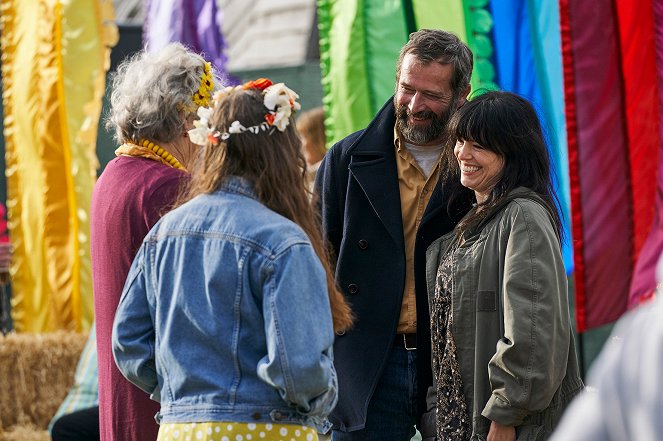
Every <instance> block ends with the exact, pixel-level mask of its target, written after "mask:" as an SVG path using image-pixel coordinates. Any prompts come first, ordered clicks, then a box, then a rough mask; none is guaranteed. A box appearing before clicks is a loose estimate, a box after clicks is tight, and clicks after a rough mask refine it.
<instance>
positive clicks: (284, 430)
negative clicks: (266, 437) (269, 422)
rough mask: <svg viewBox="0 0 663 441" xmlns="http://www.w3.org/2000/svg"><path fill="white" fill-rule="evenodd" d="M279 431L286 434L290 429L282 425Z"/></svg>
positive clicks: (283, 434)
mask: <svg viewBox="0 0 663 441" xmlns="http://www.w3.org/2000/svg"><path fill="white" fill-rule="evenodd" d="M279 433H280V434H281V436H286V435H287V434H288V429H286V428H285V427H281V429H280V430H279Z"/></svg>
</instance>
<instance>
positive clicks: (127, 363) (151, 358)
mask: <svg viewBox="0 0 663 441" xmlns="http://www.w3.org/2000/svg"><path fill="white" fill-rule="evenodd" d="M146 248H147V243H145V244H143V246H142V247H141V248H140V250H139V252H138V254H137V255H136V258H135V259H134V261H133V264H132V265H131V269H130V270H129V275H128V276H127V281H126V283H125V285H124V289H123V291H122V297H121V298H120V304H119V305H118V307H117V312H116V313H115V321H114V322H113V337H112V344H113V357H114V358H115V364H116V365H117V367H118V369H119V370H120V372H121V373H122V375H124V376H125V377H126V379H127V380H129V381H130V382H132V383H133V384H135V385H136V386H138V387H139V388H140V389H142V390H143V391H145V392H147V393H148V394H150V396H151V398H152V399H153V400H155V401H159V400H160V394H159V390H158V381H157V371H156V362H155V352H154V351H155V348H154V346H155V336H154V323H153V320H152V315H151V313H150V305H149V302H148V298H147V290H148V289H149V285H148V283H149V282H148V280H147V276H146V274H145V266H146V265H147V262H146V255H147V254H148V253H147V249H146Z"/></svg>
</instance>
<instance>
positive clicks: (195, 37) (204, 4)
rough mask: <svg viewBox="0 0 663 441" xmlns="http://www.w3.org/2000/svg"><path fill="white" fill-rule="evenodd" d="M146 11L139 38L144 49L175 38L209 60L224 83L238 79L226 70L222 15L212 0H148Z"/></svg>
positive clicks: (152, 47)
mask: <svg viewBox="0 0 663 441" xmlns="http://www.w3.org/2000/svg"><path fill="white" fill-rule="evenodd" d="M146 11H147V13H146V17H145V25H144V29H143V41H144V44H145V46H146V47H147V49H148V50H150V51H156V50H159V49H161V48H162V47H164V46H165V45H167V44H168V43H170V42H172V41H179V42H180V43H182V44H184V45H186V46H187V47H189V48H191V49H192V50H194V51H196V52H199V53H201V54H202V55H203V56H204V57H205V58H206V59H207V60H209V61H210V62H211V63H212V65H214V67H215V68H216V70H217V72H218V73H219V76H220V77H221V78H222V80H223V83H224V85H231V84H237V83H238V82H239V81H238V80H237V79H235V78H232V77H231V76H229V75H228V72H227V71H226V62H227V57H226V56H225V54H224V50H225V47H226V45H225V42H224V40H223V35H222V34H221V20H222V18H223V17H222V14H221V11H219V10H218V8H217V5H216V0H148V3H147V7H146Z"/></svg>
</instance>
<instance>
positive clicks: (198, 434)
mask: <svg viewBox="0 0 663 441" xmlns="http://www.w3.org/2000/svg"><path fill="white" fill-rule="evenodd" d="M196 439H203V432H202V431H201V430H199V431H197V432H196Z"/></svg>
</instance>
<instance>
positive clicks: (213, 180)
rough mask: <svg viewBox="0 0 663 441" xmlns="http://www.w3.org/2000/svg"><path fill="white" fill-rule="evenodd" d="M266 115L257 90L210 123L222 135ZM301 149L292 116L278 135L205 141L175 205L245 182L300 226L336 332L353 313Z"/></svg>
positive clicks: (242, 93) (238, 96) (239, 94)
mask: <svg viewBox="0 0 663 441" xmlns="http://www.w3.org/2000/svg"><path fill="white" fill-rule="evenodd" d="M266 113H267V108H266V107H265V106H264V104H263V97H262V94H261V93H260V91H258V90H255V89H248V90H236V91H234V92H232V93H230V94H229V95H228V96H226V97H224V98H223V99H222V100H221V101H220V102H219V103H218V104H217V105H216V107H215V108H214V112H213V114H212V116H211V118H210V121H209V123H210V126H211V127H214V128H215V129H216V130H218V131H219V132H221V133H223V132H227V131H228V128H229V126H230V124H231V123H232V122H233V121H240V122H241V124H242V125H243V126H244V127H250V126H254V125H258V124H260V123H262V122H264V121H265V119H264V117H265V114H266ZM300 149H301V141H300V139H299V136H298V134H297V130H296V128H295V124H294V119H293V118H292V117H291V120H290V124H289V125H288V126H287V127H286V129H285V131H283V132H281V131H279V130H277V129H276V128H275V127H272V128H271V129H270V130H267V131H262V130H261V131H259V132H258V133H250V132H245V133H242V134H233V135H232V136H230V137H229V138H228V139H226V140H219V144H218V145H212V144H211V143H209V142H208V143H207V145H206V146H204V147H202V149H201V152H200V155H199V157H198V158H197V161H196V163H195V164H194V167H193V169H192V170H191V181H190V183H189V185H188V186H187V188H186V189H185V190H184V193H183V195H182V196H181V197H180V199H179V201H178V205H179V204H182V203H184V202H186V201H187V200H190V199H192V198H194V197H195V196H197V195H199V194H203V193H211V192H213V191H215V190H216V189H218V188H219V186H220V185H221V184H222V183H223V181H224V180H225V179H226V178H228V177H230V176H241V177H243V178H245V179H247V180H248V181H250V182H251V183H252V184H253V188H254V190H255V192H256V194H257V197H258V200H259V201H260V202H262V203H263V204H264V205H265V206H267V207H268V208H269V209H271V210H273V211H275V212H277V213H279V214H281V215H282V216H285V217H286V218H288V219H290V220H291V221H293V222H294V223H296V224H297V225H299V226H300V227H301V228H302V229H303V230H304V232H305V233H306V234H307V235H308V237H309V239H310V241H311V244H312V245H313V249H314V251H315V253H316V254H317V255H318V257H319V258H320V261H321V262H322V265H323V267H324V268H325V272H326V275H327V288H328V291H329V303H330V305H331V312H332V317H333V321H334V330H335V331H336V332H341V331H345V330H347V329H349V328H350V327H351V326H352V322H353V317H352V312H351V310H350V307H349V305H348V303H347V302H346V301H345V297H343V294H341V293H340V292H339V290H338V289H337V288H336V285H335V283H334V276H333V273H332V271H331V265H330V259H329V256H328V255H327V247H326V246H325V244H324V241H323V238H322V237H323V236H322V232H321V227H320V222H319V219H318V216H317V215H316V212H315V211H314V210H313V208H312V206H311V204H310V201H309V197H308V194H307V192H306V184H305V174H304V170H305V168H306V161H305V160H304V156H303V155H302V153H301V151H300Z"/></svg>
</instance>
